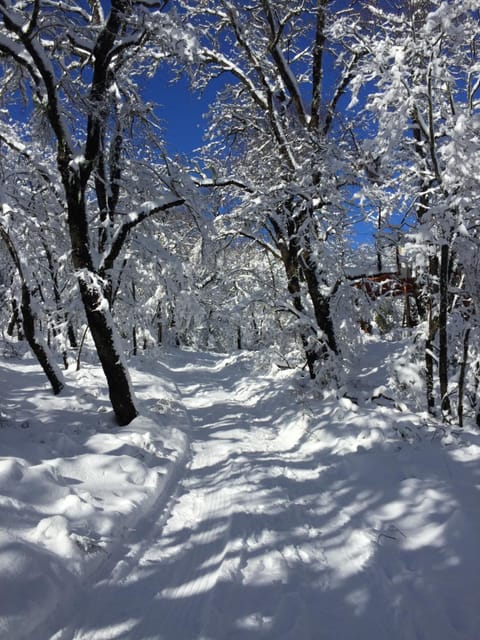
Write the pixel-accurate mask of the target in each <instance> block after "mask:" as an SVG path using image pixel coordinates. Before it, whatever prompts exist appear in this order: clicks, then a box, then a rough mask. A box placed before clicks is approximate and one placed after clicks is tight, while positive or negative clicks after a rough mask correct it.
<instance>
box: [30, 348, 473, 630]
mask: <svg viewBox="0 0 480 640" xmlns="http://www.w3.org/2000/svg"><path fill="white" fill-rule="evenodd" d="M191 358H192V355H191V354H189V353H181V352H180V353H178V354H177V355H176V356H175V358H172V359H171V361H170V364H169V370H170V376H171V380H172V381H173V382H174V384H175V385H176V387H177V389H178V392H179V395H180V396H181V399H182V402H183V405H184V407H185V410H186V415H187V416H188V419H187V421H186V424H185V425H184V428H185V430H186V431H187V432H188V435H189V438H190V441H191V445H190V446H191V450H190V457H189V462H188V464H187V465H186V467H185V470H184V474H183V476H182V478H181V481H180V482H179V483H178V486H177V488H176V491H175V492H174V494H173V495H172V497H171V499H170V501H169V502H168V504H166V506H165V507H164V508H163V509H162V510H161V512H160V513H157V514H153V515H152V514H150V516H149V517H148V518H147V519H146V520H143V521H141V522H140V523H139V525H138V529H137V530H136V532H134V533H132V536H131V540H130V544H129V552H128V554H127V556H122V555H117V556H116V557H115V555H114V556H113V557H112V561H111V562H110V564H108V563H105V564H104V565H102V573H101V574H100V575H97V576H96V581H92V580H91V579H89V580H88V583H86V584H85V585H84V588H83V590H82V591H81V592H80V593H78V594H77V595H76V597H75V604H74V607H73V609H72V610H67V611H65V612H64V616H63V618H62V617H61V618H59V620H60V622H61V624H60V623H59V624H60V627H61V628H59V627H58V626H57V627H56V631H55V632H53V631H52V637H53V638H54V639H55V640H70V639H74V640H87V639H90V640H107V639H113V638H115V639H118V638H125V639H128V640H240V639H242V640H261V639H262V640H263V639H269V640H287V639H288V640H386V639H388V640H432V639H433V638H435V640H475V639H476V638H478V629H479V628H480V613H479V612H480V609H479V607H478V604H477V599H478V593H479V586H480V580H479V576H480V561H479V560H478V555H479V554H478V531H479V522H480V515H479V503H478V487H479V482H480V479H479V469H478V453H479V450H480V449H479V440H478V437H476V436H475V435H474V434H470V435H468V434H467V436H468V437H467V436H465V438H466V440H464V441H463V442H462V443H461V445H459V444H458V443H457V444H455V443H453V444H452V445H451V447H450V448H448V447H445V446H443V445H442V444H441V443H440V442H432V441H431V439H427V440H426V441H422V440H420V439H419V440H418V441H416V440H413V441H408V434H409V433H413V432H414V430H415V429H418V428H420V425H419V423H418V421H419V418H418V416H415V415H414V414H409V413H402V412H400V411H398V410H396V409H394V408H393V407H392V406H384V407H382V406H378V405H374V404H371V405H368V406H366V408H362V410H359V407H358V406H357V405H355V404H354V403H353V402H351V401H350V400H348V399H347V398H343V399H341V400H340V401H338V400H335V401H333V400H332V401H331V402H325V401H323V402H316V401H313V400H309V401H306V400H305V401H304V402H299V401H298V388H293V386H292V385H291V383H290V381H289V379H288V378H286V377H285V378H282V376H281V375H280V376H279V375H278V374H277V375H276V376H273V375H265V374H263V375H262V374H260V373H257V374H252V373H251V371H249V370H248V367H247V360H246V359H242V357H238V356H235V357H227V356H218V355H213V354H196V355H195V364H194V366H193V365H192V362H191ZM358 374H359V375H358V378H357V382H355V381H354V382H353V389H354V390H355V389H356V390H357V391H358V392H359V393H361V391H362V375H365V376H366V375H368V372H367V371H365V372H363V374H362V372H361V371H359V372H358ZM369 384H370V382H369ZM395 429H396V431H395ZM399 429H400V430H401V431H402V434H403V435H404V436H405V437H404V439H403V440H402V438H401V437H400V436H398V432H399ZM405 434H407V435H405ZM390 436H395V437H390ZM469 438H470V439H469ZM153 516H155V517H153ZM37 638H38V636H37Z"/></svg>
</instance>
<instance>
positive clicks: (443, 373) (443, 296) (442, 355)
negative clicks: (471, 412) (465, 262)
mask: <svg viewBox="0 0 480 640" xmlns="http://www.w3.org/2000/svg"><path fill="white" fill-rule="evenodd" d="M449 259H450V252H449V249H448V245H446V244H443V245H442V247H441V251H440V292H439V293H440V304H439V315H438V324H439V327H438V332H439V333H438V338H439V354H438V378H439V383H440V407H441V410H442V414H443V416H444V417H445V416H446V415H448V414H450V413H451V407H450V398H449V396H448V335H447V321H448V267H449Z"/></svg>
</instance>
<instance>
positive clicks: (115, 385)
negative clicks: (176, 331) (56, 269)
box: [79, 278, 138, 426]
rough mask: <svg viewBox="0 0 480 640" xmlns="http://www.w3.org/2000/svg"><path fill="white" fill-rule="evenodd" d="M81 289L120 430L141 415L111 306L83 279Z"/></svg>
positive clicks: (89, 325)
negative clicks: (118, 341) (136, 404)
mask: <svg viewBox="0 0 480 640" xmlns="http://www.w3.org/2000/svg"><path fill="white" fill-rule="evenodd" d="M79 285H80V294H81V296H82V302H83V305H84V307H85V313H86V316H87V322H88V327H89V329H90V332H91V334H92V338H93V341H94V343H95V347H96V349H97V353H98V357H99V359H100V363H101V365H102V368H103V372H104V374H105V377H106V379H107V383H108V393H109V397H110V402H111V403H112V407H113V411H114V412H115V416H116V418H117V422H118V424H119V425H120V426H123V425H126V424H129V423H130V422H131V421H132V420H133V419H134V418H135V417H136V416H137V415H138V411H137V409H136V407H135V402H134V395H133V391H132V388H131V383H130V376H129V375H128V369H127V365H126V363H125V362H124V357H123V354H122V351H121V348H120V346H119V345H118V344H117V335H116V333H117V332H116V330H115V327H114V324H113V318H112V316H111V313H110V310H109V308H108V303H107V301H106V299H105V297H104V296H103V295H102V294H101V292H100V291H98V290H97V289H96V288H95V287H89V286H88V284H87V283H86V282H85V280H84V279H83V278H80V279H79Z"/></svg>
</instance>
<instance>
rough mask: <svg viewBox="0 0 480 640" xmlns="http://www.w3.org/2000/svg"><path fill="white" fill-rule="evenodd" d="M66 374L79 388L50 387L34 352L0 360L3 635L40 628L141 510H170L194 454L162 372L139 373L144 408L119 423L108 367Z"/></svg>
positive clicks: (24, 635)
mask: <svg viewBox="0 0 480 640" xmlns="http://www.w3.org/2000/svg"><path fill="white" fill-rule="evenodd" d="M68 376H69V379H70V382H71V387H70V388H69V389H67V390H65V392H64V393H63V394H62V395H61V396H60V397H53V396H52V395H51V394H50V391H49V389H48V388H47V386H46V385H45V382H44V380H43V377H42V374H41V373H40V372H39V370H38V367H37V366H36V365H35V364H34V363H33V362H32V361H31V360H30V359H28V358H26V359H24V360H21V361H18V360H9V361H1V360H0V387H1V388H2V400H3V406H2V416H1V422H0V442H1V449H0V452H1V455H0V527H1V528H0V585H1V596H0V638H1V639H2V640H3V639H5V640H7V639H8V640H12V638H15V639H20V638H27V637H32V636H31V635H30V634H31V632H32V631H33V630H34V629H37V628H38V627H39V625H41V624H42V622H43V621H45V620H46V619H47V618H48V617H49V616H50V615H51V613H52V611H53V610H54V609H55V608H56V607H57V606H58V605H59V604H60V603H64V602H65V601H66V599H67V598H68V596H69V594H70V593H72V592H73V591H74V590H75V587H76V585H78V583H79V582H81V581H82V580H84V579H85V577H86V576H88V575H91V574H92V573H93V572H94V571H95V570H96V569H97V568H99V567H100V566H101V565H103V564H104V563H105V562H106V561H108V560H109V558H110V557H111V556H112V554H113V555H114V554H115V553H116V550H118V551H120V550H119V549H118V547H119V545H121V542H122V540H123V539H124V538H125V537H126V536H127V535H128V534H129V532H131V530H132V529H133V528H134V527H135V525H136V524H137V523H138V521H139V519H141V518H142V516H144V515H145V514H146V513H148V512H149V511H151V510H152V509H153V508H154V509H156V510H159V509H161V508H162V505H163V502H164V501H165V499H166V497H167V496H168V492H169V491H170V490H171V484H172V482H171V481H172V479H173V477H174V476H175V473H176V472H177V471H178V469H179V468H180V467H181V465H182V462H183V461H184V459H185V456H186V451H187V438H186V436H185V435H184V433H183V432H182V431H181V430H180V429H179V428H177V427H182V426H184V425H183V424H182V420H184V415H183V413H182V411H181V405H180V404H179V401H178V399H177V398H176V392H175V388H174V387H173V386H172V385H170V386H169V385H168V383H167V382H165V381H163V380H161V377H159V376H156V375H153V374H148V373H142V372H138V373H137V376H136V380H135V382H136V383H137V384H139V388H140V392H139V399H140V402H141V403H142V400H143V405H142V409H143V411H142V412H143V414H144V415H142V416H141V417H138V418H136V419H135V420H134V421H133V422H132V423H131V424H130V425H129V426H128V427H122V428H118V427H115V426H114V424H113V418H112V413H111V411H110V409H109V408H108V403H107V400H106V393H105V389H104V383H103V380H102V378H101V375H100V372H99V371H98V370H97V369H96V368H94V367H85V368H84V369H82V370H81V371H80V372H69V374H68ZM75 379H76V380H75ZM77 383H78V388H79V389H82V391H81V392H77V391H76V390H75V389H74V385H75V386H76V385H77ZM142 390H143V393H142ZM175 425H177V426H175ZM26 612H28V615H26Z"/></svg>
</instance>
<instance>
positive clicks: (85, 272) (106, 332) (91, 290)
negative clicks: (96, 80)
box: [63, 166, 138, 426]
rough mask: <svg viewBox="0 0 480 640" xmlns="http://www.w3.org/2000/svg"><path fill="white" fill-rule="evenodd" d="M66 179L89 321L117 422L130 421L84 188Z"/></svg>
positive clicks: (132, 412) (130, 398)
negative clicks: (92, 245) (95, 263)
mask: <svg viewBox="0 0 480 640" xmlns="http://www.w3.org/2000/svg"><path fill="white" fill-rule="evenodd" d="M65 175H66V176H67V177H69V178H70V179H69V180H66V179H64V181H63V183H64V188H65V192H66V195H67V205H68V229H69V232H70V240H71V243H72V262H73V266H74V268H75V270H76V271H77V273H78V277H77V279H78V283H79V287H80V295H81V298H82V302H83V306H84V308H85V314H86V316H87V323H88V327H89V329H90V333H91V334H92V338H93V341H94V343H95V347H96V349H97V353H98V357H99V359H100V363H101V365H102V368H103V372H104V374H105V377H106V379H107V384H108V393H109V397H110V402H111V404H112V408H113V411H114V413H115V416H116V419H117V422H118V424H119V425H120V426H123V425H127V424H129V423H130V422H131V421H132V420H133V419H134V418H135V417H136V416H137V415H138V411H137V409H136V407H135V402H134V395H133V390H132V388H131V382H130V376H129V375H128V369H127V365H126V362H125V360H124V356H123V354H122V351H121V348H120V346H119V340H118V338H117V335H116V334H117V332H116V329H115V325H114V323H113V318H112V315H111V312H110V308H109V305H108V301H107V299H106V298H105V296H104V294H103V291H102V288H101V287H102V284H101V279H100V278H99V277H98V275H97V273H96V272H95V269H94V267H93V259H92V255H91V253H90V246H89V235H88V221H87V215H86V205H85V196H84V190H83V188H82V186H81V184H80V183H79V182H78V181H76V180H73V179H72V178H71V176H70V173H69V168H68V166H67V168H66V174H65Z"/></svg>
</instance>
